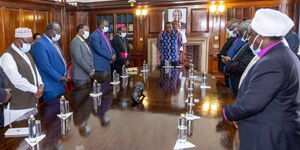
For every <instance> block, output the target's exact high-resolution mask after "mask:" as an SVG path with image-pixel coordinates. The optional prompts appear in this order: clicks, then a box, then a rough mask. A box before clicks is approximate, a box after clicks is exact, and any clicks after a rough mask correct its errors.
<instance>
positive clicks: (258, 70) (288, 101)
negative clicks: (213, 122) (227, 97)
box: [218, 9, 300, 150]
mask: <svg viewBox="0 0 300 150" xmlns="http://www.w3.org/2000/svg"><path fill="white" fill-rule="evenodd" d="M245 22H247V21H244V22H241V21H238V20H232V21H231V22H229V23H228V24H227V26H228V27H229V29H228V33H229V35H230V36H231V37H230V38H229V39H228V41H227V43H226V44H225V46H224V48H223V49H222V51H221V52H220V54H219V55H218V56H219V60H220V61H219V70H220V71H221V72H224V73H225V79H226V84H227V86H228V87H229V88H230V89H231V90H233V92H234V93H235V94H236V96H237V97H236V101H235V102H233V103H232V104H229V105H228V106H226V107H225V108H224V109H223V111H222V113H223V118H224V119H226V120H229V121H233V123H234V124H235V125H236V127H237V128H238V130H239V138H240V150H300V144H299V141H300V114H299V112H300V62H299V59H298V58H297V55H295V53H293V51H294V50H293V51H292V50H291V48H293V47H299V39H296V41H298V42H295V40H294V41H293V42H291V41H290V38H286V39H285V40H286V41H287V42H286V41H285V40H284V37H286V35H287V34H289V33H290V32H291V29H292V27H293V26H294V22H293V21H292V20H291V19H290V18H289V17H288V16H287V15H285V14H283V13H281V12H279V11H277V10H273V9H260V10H258V11H256V14H255V16H254V18H253V20H252V21H251V23H247V24H248V25H247V26H249V27H247V28H248V29H247V31H246V32H247V33H246V34H245V32H241V31H242V30H241V28H244V27H243V26H245V24H246V23H245ZM249 22H250V21H249ZM245 27H246V26H245ZM236 34H238V35H239V36H236ZM289 37H290V36H289ZM292 39H293V38H292ZM294 44H298V45H296V46H292V45H294ZM232 82H234V84H232ZM232 86H234V88H232Z"/></svg>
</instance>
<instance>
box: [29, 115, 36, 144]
mask: <svg viewBox="0 0 300 150" xmlns="http://www.w3.org/2000/svg"><path fill="white" fill-rule="evenodd" d="M28 131H29V140H30V142H35V141H36V124H35V118H34V116H33V115H30V116H29V119H28Z"/></svg>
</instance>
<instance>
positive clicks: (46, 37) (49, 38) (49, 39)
mask: <svg viewBox="0 0 300 150" xmlns="http://www.w3.org/2000/svg"><path fill="white" fill-rule="evenodd" d="M44 36H45V37H46V38H47V39H48V40H49V41H50V43H53V41H52V40H51V39H50V38H49V37H48V36H47V35H46V34H44Z"/></svg>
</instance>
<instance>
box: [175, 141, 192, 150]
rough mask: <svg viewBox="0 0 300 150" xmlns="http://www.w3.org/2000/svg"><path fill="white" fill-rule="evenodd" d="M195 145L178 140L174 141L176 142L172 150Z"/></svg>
mask: <svg viewBox="0 0 300 150" xmlns="http://www.w3.org/2000/svg"><path fill="white" fill-rule="evenodd" d="M193 147H196V146H195V145H194V144H192V143H190V142H188V141H186V142H179V141H178V140H177V141H176V144H175V146H174V150H179V149H186V148H193Z"/></svg>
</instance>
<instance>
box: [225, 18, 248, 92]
mask: <svg viewBox="0 0 300 150" xmlns="http://www.w3.org/2000/svg"><path fill="white" fill-rule="evenodd" d="M250 23H251V20H245V21H243V22H242V23H241V24H240V26H239V28H238V34H239V36H240V37H241V40H242V41H244V42H248V41H247V30H248V27H249V25H250ZM253 57H254V54H253V53H252V51H251V49H250V46H249V44H248V43H247V44H245V45H244V46H243V47H241V48H240V50H239V51H238V52H237V54H236V55H235V56H234V57H233V58H232V59H231V58H230V57H228V56H223V58H222V61H223V62H224V64H225V67H224V68H225V69H224V72H225V74H226V75H227V76H228V77H229V80H228V84H229V88H230V90H231V91H232V92H233V93H234V95H237V93H238V86H239V82H240V78H241V76H242V74H243V72H244V70H245V69H246V67H247V66H248V64H249V63H250V61H251V60H252V58H253Z"/></svg>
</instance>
